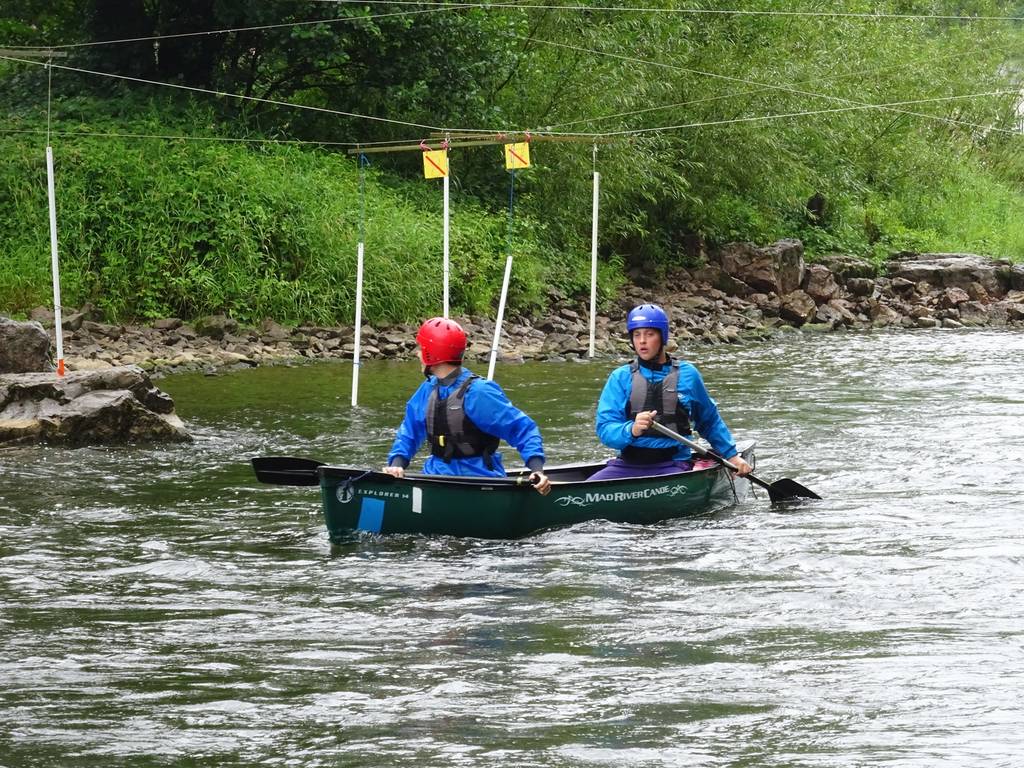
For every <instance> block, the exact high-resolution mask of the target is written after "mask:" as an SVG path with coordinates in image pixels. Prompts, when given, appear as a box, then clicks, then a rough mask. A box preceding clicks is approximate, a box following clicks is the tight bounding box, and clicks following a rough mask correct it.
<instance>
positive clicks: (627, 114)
mask: <svg viewBox="0 0 1024 768" xmlns="http://www.w3.org/2000/svg"><path fill="white" fill-rule="evenodd" d="M1008 49H1009V46H1002V47H999V48H995V49H991V50H997V51H1006V50H1008ZM963 56H964V53H963V52H962V51H956V52H954V53H949V54H946V55H945V56H933V57H930V58H929V61H930V62H934V61H941V60H943V59H951V58H960V57H963ZM916 66H920V62H919V61H918V60H916V59H914V60H911V61H908V62H904V63H902V64H888V65H885V66H881V67H871V68H870V69H862V70H858V71H855V72H842V73H837V74H833V75H827V76H824V77H820V76H819V77H815V78H811V79H808V80H797V81H796V82H795V83H790V85H805V84H809V83H815V82H818V81H822V80H824V81H835V80H842V79H845V78H848V77H864V76H865V75H873V74H877V73H879V72H886V71H889V70H893V69H904V68H907V67H916ZM769 90H772V89H771V88H769V87H767V86H766V87H761V88H750V89H748V90H745V91H730V92H729V93H722V94H719V95H717V96H706V97H704V98H700V99H690V100H688V101H680V102H675V103H673V104H661V105H659V106H656V107H644V108H643V109H634V110H629V111H626V112H616V113H613V114H608V115H598V116H596V117H589V118H580V119H578V120H569V121H567V122H563V123H547V124H545V126H544V128H545V129H546V130H554V129H556V128H568V127H570V126H573V125H580V124H581V123H584V124H589V123H596V122H601V121H604V120H614V119H616V118H620V117H633V116H635V115H643V114H648V113H650V112H660V111H662V110H667V109H678V108H680V107H689V106H694V105H696V104H706V103H709V102H712V101H722V100H724V99H730V98H733V97H738V96H754V95H757V94H759V93H764V92H765V91H769Z"/></svg>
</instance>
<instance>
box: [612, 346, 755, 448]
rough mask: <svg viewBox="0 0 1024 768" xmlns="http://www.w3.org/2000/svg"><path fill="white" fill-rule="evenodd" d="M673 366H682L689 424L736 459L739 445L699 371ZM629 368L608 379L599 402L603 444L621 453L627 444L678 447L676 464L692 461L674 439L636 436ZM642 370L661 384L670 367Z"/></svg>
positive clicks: (683, 398)
mask: <svg viewBox="0 0 1024 768" xmlns="http://www.w3.org/2000/svg"><path fill="white" fill-rule="evenodd" d="M672 364H673V365H677V366H679V402H681V403H682V404H683V405H684V406H685V407H686V410H687V412H688V413H689V414H690V422H691V423H692V424H693V425H694V426H695V427H696V428H697V431H698V432H700V434H701V436H702V437H704V438H705V439H706V440H707V441H708V442H709V443H711V447H712V448H714V449H715V451H717V452H718V453H719V454H720V455H721V456H722V457H723V458H726V459H731V458H732V457H733V456H736V455H737V454H738V451H737V450H736V443H735V441H734V440H733V439H732V434H731V433H730V432H729V428H728V427H727V426H725V422H724V421H722V417H721V416H720V415H719V414H718V405H717V404H716V403H715V401H714V400H712V399H711V395H709V394H708V390H707V388H706V387H705V386H704V379H702V378H701V375H700V371H698V370H697V369H696V368H695V367H694V366H693V365H691V364H690V363H687V362H686V361H684V360H677V361H673V363H672ZM629 368H630V367H629V365H623V366H621V367H620V368H616V369H615V370H614V371H612V372H611V374H610V375H609V376H608V381H607V382H606V383H605V385H604V389H603V390H602V392H601V398H600V399H599V400H598V401H597V436H598V437H599V438H600V440H601V442H602V443H604V444H605V445H607V446H608V447H609V448H614V449H615V450H616V451H621V450H622V449H623V448H625V447H626V446H627V445H636V446H639V447H640V448H672V447H678V448H679V450H678V451H677V452H676V454H675V456H674V457H673V458H674V459H676V460H677V461H678V460H685V459H689V458H690V453H691V451H690V449H689V448H688V447H686V446H685V445H682V444H680V443H679V442H677V441H676V440H673V439H672V438H669V437H660V436H658V437H647V436H644V437H633V431H632V430H633V422H632V421H631V420H630V418H629V394H630V389H631V388H632V384H633V374H632V372H631V371H630V369H629ZM640 371H641V373H642V374H643V376H644V378H646V379H647V380H648V381H651V382H659V381H661V380H662V379H664V378H665V377H666V376H667V375H668V373H669V371H671V368H670V367H669V364H667V363H666V364H665V365H664V366H662V367H661V369H660V370H651V369H650V368H645V367H643V366H640ZM659 415H660V414H659Z"/></svg>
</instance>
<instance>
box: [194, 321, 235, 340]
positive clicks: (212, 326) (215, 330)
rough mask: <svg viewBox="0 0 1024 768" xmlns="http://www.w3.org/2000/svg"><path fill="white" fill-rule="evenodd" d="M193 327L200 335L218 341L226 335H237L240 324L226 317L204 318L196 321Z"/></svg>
mask: <svg viewBox="0 0 1024 768" xmlns="http://www.w3.org/2000/svg"><path fill="white" fill-rule="evenodd" d="M193 325H194V327H195V332H196V333H197V334H198V335H200V336H208V337H209V338H211V339H217V340H218V341H219V340H221V339H223V338H224V334H226V333H235V332H236V331H237V330H238V323H237V322H235V320H233V319H232V318H230V317H227V316H226V315H210V316H209V317H202V318H200V319H198V320H196V321H195V323H194V324H193Z"/></svg>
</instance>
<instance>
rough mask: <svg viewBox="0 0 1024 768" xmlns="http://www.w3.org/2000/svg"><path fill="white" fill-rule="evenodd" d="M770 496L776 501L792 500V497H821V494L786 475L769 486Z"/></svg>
mask: <svg viewBox="0 0 1024 768" xmlns="http://www.w3.org/2000/svg"><path fill="white" fill-rule="evenodd" d="M768 498H769V499H771V500H772V502H776V501H790V500H791V499H820V498H821V496H819V495H818V494H816V493H815V492H814V491H812V490H811V489H810V488H805V487H804V486H802V485H800V483H798V482H797V481H796V480H790V479H789V478H788V477H784V478H782V479H781V480H776V481H775V482H774V483H772V484H771V485H769V486H768Z"/></svg>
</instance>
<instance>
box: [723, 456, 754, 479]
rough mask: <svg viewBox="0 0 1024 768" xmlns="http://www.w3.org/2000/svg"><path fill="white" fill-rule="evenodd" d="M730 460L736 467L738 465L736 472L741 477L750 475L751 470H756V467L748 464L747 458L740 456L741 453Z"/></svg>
mask: <svg viewBox="0 0 1024 768" xmlns="http://www.w3.org/2000/svg"><path fill="white" fill-rule="evenodd" d="M728 461H729V463H730V464H732V465H733V466H734V467H736V474H737V475H738V476H739V477H743V476H744V475H749V474H750V473H751V472H753V471H754V468H753V467H752V466H750V465H749V464H747V462H746V459H744V458H743V457H742V456H739V455H736V456H733V457H732V458H731V459H729V460H728Z"/></svg>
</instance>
